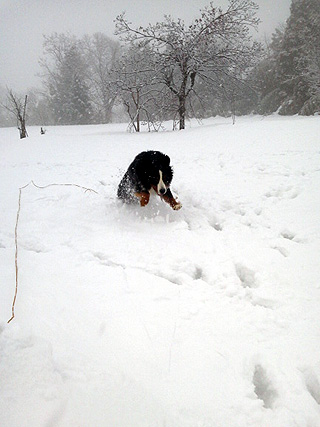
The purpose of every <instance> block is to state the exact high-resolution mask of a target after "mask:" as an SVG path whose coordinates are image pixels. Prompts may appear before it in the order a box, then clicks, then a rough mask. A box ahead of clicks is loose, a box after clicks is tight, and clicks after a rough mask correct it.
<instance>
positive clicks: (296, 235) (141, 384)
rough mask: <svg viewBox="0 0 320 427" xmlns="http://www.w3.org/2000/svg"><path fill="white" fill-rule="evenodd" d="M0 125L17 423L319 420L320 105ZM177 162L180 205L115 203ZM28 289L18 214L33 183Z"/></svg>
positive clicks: (130, 425) (0, 368)
mask: <svg viewBox="0 0 320 427" xmlns="http://www.w3.org/2000/svg"><path fill="white" fill-rule="evenodd" d="M188 126H189V127H188V129H187V130H186V131H183V132H170V131H168V132H161V133H157V134H156V133H142V134H130V133H127V132H126V125H101V126H78V127H76V126H75V127H56V128H54V127H52V128H48V130H47V133H46V135H44V136H41V135H40V129H39V128H30V129H29V134H30V137H29V138H28V139H26V140H22V141H20V140H19V139H18V131H17V130H16V129H0V149H1V156H0V194H1V205H0V266H1V291H0V292H1V293H0V316H1V317H0V322H1V323H0V384H1V385H0V425H1V426H2V427H24V426H25V427H39V426H46V427H92V426H97V427H104V426H106V427H147V426H148V427H233V426H237V427H238V426H239V427H240V426H241V427H244V426H250V427H251V426H259V427H261V426H263V427H275V426H277V427H291V426H292V427H293V426H298V427H304V426H305V427H316V426H320V221H319V219H320V117H311V118H302V117H293V118H281V117H277V116H272V117H268V118H261V117H246V118H240V119H237V122H236V124H235V125H234V126H233V125H232V124H231V120H230V119H222V118H215V119H210V120H206V121H204V123H203V125H202V126H200V125H199V124H197V123H196V122H192V123H189V125H188ZM145 149H156V150H160V151H163V152H165V153H166V154H168V155H169V156H170V157H171V161H172V164H173V166H174V171H175V175H174V179H173V183H172V189H173V192H174V193H175V194H176V195H178V197H179V200H180V201H181V202H182V204H183V208H182V209H181V210H180V211H173V210H171V209H170V207H169V206H168V205H166V204H164V203H162V202H161V201H159V200H157V199H156V198H154V199H152V200H151V202H150V204H149V205H148V206H147V207H145V208H140V207H128V206H123V205H122V204H121V203H119V201H118V200H117V198H116V189H117V185H118V182H119V181H120V179H121V177H122V174H123V173H124V171H125V170H126V168H127V166H128V165H129V163H130V162H131V160H132V159H133V158H134V156H135V155H136V154H138V153H139V152H140V151H143V150H145ZM31 180H33V181H34V182H35V183H36V184H37V185H39V186H46V185H48V184H65V183H74V184H78V185H80V186H84V187H89V188H91V189H94V190H95V191H97V193H98V194H96V193H94V192H85V191H83V190H82V189H80V188H78V187H75V186H50V187H47V188H45V189H39V188H36V187H34V186H32V185H29V186H28V187H26V188H25V189H23V190H22V194H21V210H20V218H19V223H18V250H19V251H18V267H19V284H18V295H17V301H16V305H15V318H14V319H13V320H12V322H11V323H9V324H7V323H6V322H7V320H8V319H9V318H10V316H11V305H12V299H13V295H14V288H15V233H14V230H15V224H16V215H17V210H18V197H19V187H22V186H24V185H26V184H28V183H29V182H30V181H31Z"/></svg>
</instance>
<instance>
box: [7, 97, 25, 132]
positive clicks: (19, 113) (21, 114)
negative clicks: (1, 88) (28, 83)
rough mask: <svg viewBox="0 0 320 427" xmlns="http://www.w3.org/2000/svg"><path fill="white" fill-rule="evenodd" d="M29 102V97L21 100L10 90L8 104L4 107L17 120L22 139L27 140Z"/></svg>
mask: <svg viewBox="0 0 320 427" xmlns="http://www.w3.org/2000/svg"><path fill="white" fill-rule="evenodd" d="M27 102H28V95H26V96H25V97H24V98H21V97H19V96H18V95H16V94H15V93H14V92H13V91H12V90H11V89H8V93H7V103H6V104H5V105H4V107H5V108H6V110H8V111H9V112H10V113H11V114H13V115H14V117H15V118H16V121H17V128H18V130H19V133H20V139H23V138H26V137H27V136H28V132H27V129H26V113H27Z"/></svg>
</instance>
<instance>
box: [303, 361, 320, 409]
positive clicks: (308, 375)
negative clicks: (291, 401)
mask: <svg viewBox="0 0 320 427" xmlns="http://www.w3.org/2000/svg"><path fill="white" fill-rule="evenodd" d="M302 373H303V376H304V381H305V384H306V387H307V390H308V392H309V393H310V394H311V396H312V397H313V399H314V400H315V401H316V402H317V404H318V405H320V382H319V379H318V377H317V375H316V374H315V372H314V371H313V370H312V369H309V368H306V369H303V370H302Z"/></svg>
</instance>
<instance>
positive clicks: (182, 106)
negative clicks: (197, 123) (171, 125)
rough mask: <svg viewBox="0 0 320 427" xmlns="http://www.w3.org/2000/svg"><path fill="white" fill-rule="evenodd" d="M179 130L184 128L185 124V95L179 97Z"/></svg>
mask: <svg viewBox="0 0 320 427" xmlns="http://www.w3.org/2000/svg"><path fill="white" fill-rule="evenodd" d="M178 111H179V130H182V129H185V124H186V97H185V96H180V97H179V110H178Z"/></svg>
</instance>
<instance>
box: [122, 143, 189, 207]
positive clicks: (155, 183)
mask: <svg viewBox="0 0 320 427" xmlns="http://www.w3.org/2000/svg"><path fill="white" fill-rule="evenodd" d="M172 178H173V169H172V167H171V166H170V157H169V156H167V155H166V154H163V153H161V152H160V151H143V152H142V153H140V154H138V155H137V156H136V157H135V159H134V160H133V162H132V163H131V164H130V165H129V167H128V170H127V171H126V173H125V174H124V176H123V178H122V180H121V182H120V184H119V186H118V197H119V198H120V199H121V200H122V201H123V202H125V203H135V202H138V201H140V205H141V206H145V205H146V204H147V203H148V202H149V197H150V192H151V191H152V189H153V190H154V191H155V192H156V193H157V194H158V195H159V196H160V197H161V198H162V199H163V200H164V201H165V202H167V203H169V204H170V206H171V207H172V208H173V209H175V210H177V209H180V208H181V204H180V203H179V202H177V201H176V200H175V198H174V197H173V195H172V193H171V190H170V184H171V181H172Z"/></svg>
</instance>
